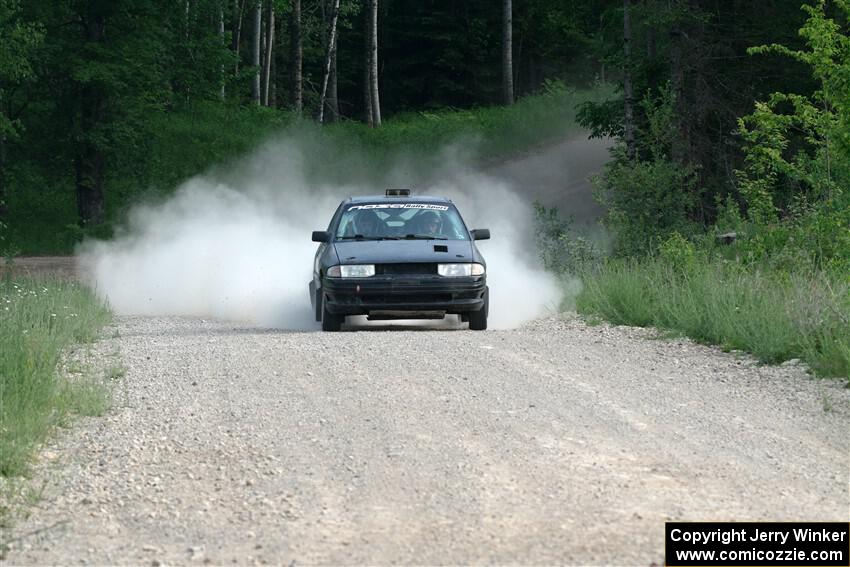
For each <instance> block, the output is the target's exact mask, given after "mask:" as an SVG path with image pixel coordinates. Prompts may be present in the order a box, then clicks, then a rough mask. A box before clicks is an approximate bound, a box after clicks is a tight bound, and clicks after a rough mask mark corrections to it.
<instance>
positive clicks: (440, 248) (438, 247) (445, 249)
mask: <svg viewBox="0 0 850 567" xmlns="http://www.w3.org/2000/svg"><path fill="white" fill-rule="evenodd" d="M448 251H449V247H448V246H446V245H445V244H435V245H434V252H448Z"/></svg>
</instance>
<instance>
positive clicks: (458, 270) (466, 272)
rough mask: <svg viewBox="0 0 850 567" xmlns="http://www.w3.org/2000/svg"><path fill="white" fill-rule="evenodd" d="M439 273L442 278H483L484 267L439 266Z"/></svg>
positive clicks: (479, 265)
mask: <svg viewBox="0 0 850 567" xmlns="http://www.w3.org/2000/svg"><path fill="white" fill-rule="evenodd" d="M437 273H438V274H440V275H441V276H447V277H460V276H483V275H484V266H482V265H481V264H437Z"/></svg>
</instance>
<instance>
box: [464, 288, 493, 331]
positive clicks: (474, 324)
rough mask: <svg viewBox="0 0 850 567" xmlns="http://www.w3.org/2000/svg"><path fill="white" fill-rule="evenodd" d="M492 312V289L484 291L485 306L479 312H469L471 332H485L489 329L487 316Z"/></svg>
mask: <svg viewBox="0 0 850 567" xmlns="http://www.w3.org/2000/svg"><path fill="white" fill-rule="evenodd" d="M489 311H490V289H489V288H488V289H487V290H485V291H484V305H483V306H482V307H481V309H479V310H478V311H470V312H469V330H470V331H484V330H486V329H487V315H488V313H489Z"/></svg>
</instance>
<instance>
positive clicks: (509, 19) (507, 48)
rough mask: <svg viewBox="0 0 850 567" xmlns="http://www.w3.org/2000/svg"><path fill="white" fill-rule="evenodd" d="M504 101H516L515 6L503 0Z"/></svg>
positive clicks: (509, 0)
mask: <svg viewBox="0 0 850 567" xmlns="http://www.w3.org/2000/svg"><path fill="white" fill-rule="evenodd" d="M502 102H504V104H513V103H514V68H513V8H512V7H511V0H502Z"/></svg>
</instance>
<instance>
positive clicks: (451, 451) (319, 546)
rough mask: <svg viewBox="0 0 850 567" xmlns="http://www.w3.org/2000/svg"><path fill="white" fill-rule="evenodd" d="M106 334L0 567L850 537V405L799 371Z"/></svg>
mask: <svg viewBox="0 0 850 567" xmlns="http://www.w3.org/2000/svg"><path fill="white" fill-rule="evenodd" d="M117 325H118V331H119V334H120V337H119V338H118V339H117V342H118V345H119V347H120V352H121V356H122V358H123V363H124V365H125V366H126V367H127V369H128V370H127V373H126V376H125V377H124V378H123V379H122V380H121V382H120V384H119V385H118V386H117V387H116V390H115V407H114V408H113V411H111V412H110V413H109V415H108V416H106V417H104V418H99V419H90V420H86V421H84V422H83V423H82V424H80V425H79V426H78V427H75V428H74V429H73V430H70V431H67V432H65V433H64V434H63V435H61V436H60V437H59V438H58V439H57V440H55V441H54V442H53V443H52V444H51V446H50V447H47V448H46V450H45V451H44V453H43V457H42V462H41V463H40V464H39V466H38V470H39V472H38V474H37V475H36V479H35V480H34V482H35V483H38V482H42V481H44V482H46V483H47V486H46V489H45V492H44V498H43V499H42V500H41V501H40V502H39V503H38V504H37V505H36V506H35V508H34V510H33V513H32V515H31V517H29V518H28V519H26V520H24V521H22V522H21V523H19V524H18V525H17V526H16V527H15V528H14V529H13V530H12V531H11V532H10V533H8V534H6V536H7V539H9V540H11V543H10V544H9V545H10V549H9V550H8V552H7V556H6V561H7V562H8V564H85V563H90V564H147V565H151V564H202V563H205V562H206V563H213V564H225V563H227V564H232V563H237V564H251V563H260V564H262V563H272V564H284V563H285V564H300V563H346V564H351V563H371V564H376V563H377V564H387V563H417V564H456V563H498V564H509V563H510V564H517V563H520V564H529V563H534V564H549V563H565V564H600V563H612V564H629V565H634V564H642V565H650V564H652V563H655V564H663V546H664V540H663V533H664V522H665V521H666V520H671V519H672V520H705V521H708V520H741V521H743V520H777V521H778V520H845V521H846V520H847V519H848V510H849V509H850V495H848V490H850V488H849V487H850V483H848V455H850V435H848V424H850V391H848V390H847V389H846V388H844V387H843V384H842V383H840V382H837V381H820V380H813V379H811V378H809V377H808V376H807V375H806V374H805V372H804V370H803V368H802V367H801V366H797V365H785V366H782V367H763V366H758V365H756V364H755V363H753V362H752V361H751V360H750V359H749V358H745V357H740V356H736V355H734V354H724V353H721V352H719V351H717V350H716V349H712V348H708V347H704V346H700V345H695V344H693V343H691V342H690V341H687V340H653V339H652V338H651V335H652V333H651V332H650V331H645V330H639V329H630V328H614V327H609V326H606V325H599V326H594V327H589V326H587V325H586V324H584V323H582V322H581V321H579V320H577V319H574V318H571V317H553V318H549V319H544V320H539V321H535V322H533V323H531V324H529V325H526V326H524V327H522V328H520V329H515V330H509V331H487V332H483V333H474V332H466V331H452V330H441V331H433V330H422V329H420V330H393V331H386V330H384V329H385V328H383V327H375V328H370V329H368V330H366V329H364V330H361V332H356V333H347V332H344V333H338V334H323V333H318V332H306V333H305V332H283V331H274V330H263V329H256V328H250V327H243V326H236V325H233V324H230V323H222V322H218V321H209V320H201V319H185V318H140V317H132V318H119V319H118V322H117Z"/></svg>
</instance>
